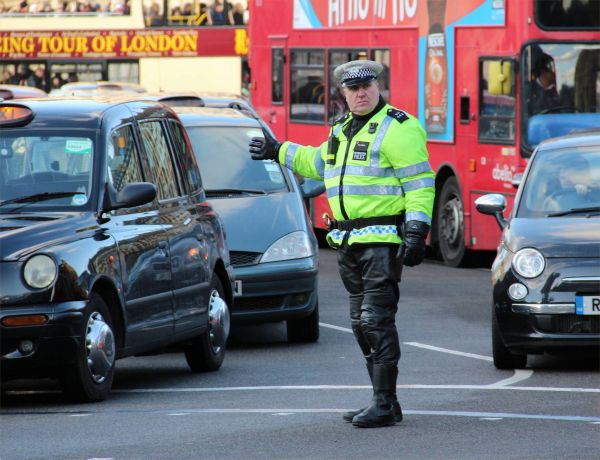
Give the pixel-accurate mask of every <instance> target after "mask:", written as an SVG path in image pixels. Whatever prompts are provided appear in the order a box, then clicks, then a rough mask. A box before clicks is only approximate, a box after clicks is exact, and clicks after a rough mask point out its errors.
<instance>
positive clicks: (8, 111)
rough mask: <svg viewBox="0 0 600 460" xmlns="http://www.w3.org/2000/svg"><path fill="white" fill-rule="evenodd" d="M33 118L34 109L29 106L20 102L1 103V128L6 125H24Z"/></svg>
mask: <svg viewBox="0 0 600 460" xmlns="http://www.w3.org/2000/svg"><path fill="white" fill-rule="evenodd" d="M32 118H33V111H32V110H31V109H30V108H29V107H25V106H22V105H18V104H2V103H0V128H3V127H5V126H23V125H26V124H27V123H29V122H30V121H31V120H32Z"/></svg>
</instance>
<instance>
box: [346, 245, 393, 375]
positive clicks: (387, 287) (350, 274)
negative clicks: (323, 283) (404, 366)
mask: <svg viewBox="0 0 600 460" xmlns="http://www.w3.org/2000/svg"><path fill="white" fill-rule="evenodd" d="M397 251H398V246H397V245H389V246H362V247H361V246H348V245H347V244H344V245H343V246H342V247H341V248H339V249H338V267H339V270H340V275H341V277H342V281H343V283H344V286H345V288H346V290H347V291H348V292H349V294H350V318H351V321H352V332H353V333H354V336H355V337H356V340H357V342H358V345H359V346H360V349H361V350H362V352H363V354H364V356H365V359H366V360H367V363H370V364H385V365H391V366H397V365H398V361H399V360H400V343H399V341H398V332H397V330H396V312H397V310H398V300H399V298H400V290H399V288H398V282H399V281H400V272H401V267H400V268H399V267H398V266H397V265H396V252H397Z"/></svg>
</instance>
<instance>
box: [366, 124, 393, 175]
mask: <svg viewBox="0 0 600 460" xmlns="http://www.w3.org/2000/svg"><path fill="white" fill-rule="evenodd" d="M392 120H393V118H392V117H390V116H389V115H386V117H385V118H384V119H383V121H382V122H381V126H380V127H379V131H377V135H376V136H375V141H374V142H373V145H372V146H371V167H374V168H378V167H379V152H380V151H381V146H382V145H383V138H384V137H385V134H386V133H387V130H388V128H389V126H390V123H391V122H392Z"/></svg>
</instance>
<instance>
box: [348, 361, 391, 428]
mask: <svg viewBox="0 0 600 460" xmlns="http://www.w3.org/2000/svg"><path fill="white" fill-rule="evenodd" d="M397 377H398V368H397V367H396V366H391V365H386V364H374V365H373V399H372V400H371V404H370V405H369V407H367V408H366V409H365V410H364V411H363V412H361V413H360V414H358V415H356V416H355V417H354V418H353V419H352V425H354V426H357V427H361V428H378V427H382V426H390V425H395V424H396V416H395V413H394V402H396V401H395V393H396V378H397ZM398 407H400V405H399V404H398ZM400 413H402V411H401V410H400Z"/></svg>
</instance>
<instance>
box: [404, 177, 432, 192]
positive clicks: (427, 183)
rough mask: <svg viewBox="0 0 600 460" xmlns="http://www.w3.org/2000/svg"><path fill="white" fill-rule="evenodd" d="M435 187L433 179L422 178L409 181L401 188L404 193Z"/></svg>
mask: <svg viewBox="0 0 600 460" xmlns="http://www.w3.org/2000/svg"><path fill="white" fill-rule="evenodd" d="M433 186H435V179H434V178H433V177H424V178H423V179H415V180H409V181H408V182H404V183H403V184H402V187H403V188H404V191H405V192H412V191H413V190H418V189H420V188H426V187H433Z"/></svg>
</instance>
